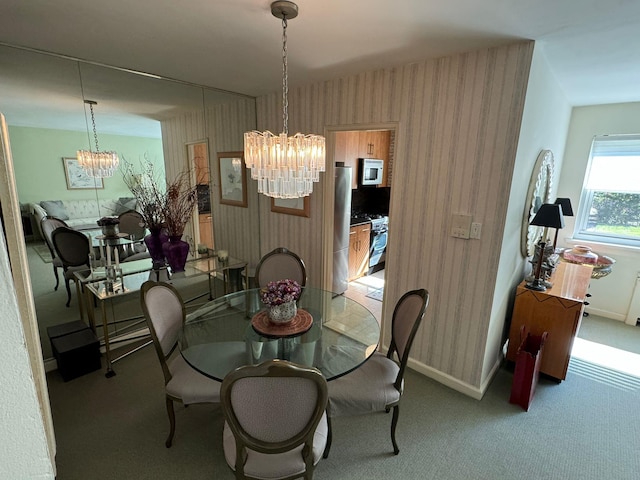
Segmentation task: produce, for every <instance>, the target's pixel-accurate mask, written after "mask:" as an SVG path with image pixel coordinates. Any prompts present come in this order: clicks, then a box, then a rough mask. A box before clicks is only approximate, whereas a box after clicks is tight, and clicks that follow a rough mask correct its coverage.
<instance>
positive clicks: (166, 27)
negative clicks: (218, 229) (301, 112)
mask: <svg viewBox="0 0 640 480" xmlns="http://www.w3.org/2000/svg"><path fill="white" fill-rule="evenodd" d="M270 3H271V1H270V0H181V1H180V2H176V1H175V0H136V1H133V2H132V1H131V0H109V1H108V2H88V1H86V0H56V1H55V2H52V1H50V0H30V1H24V0H0V11H2V15H1V16H0V42H1V43H4V44H5V45H6V44H10V45H16V46H22V47H29V48H32V49H37V50H42V51H47V52H52V53H56V54H62V55H66V56H70V57H74V58H78V59H83V60H89V61H92V62H96V63H99V64H106V65H112V66H117V67H122V68H127V69H133V70H137V71H141V72H147V73H152V74H156V75H159V76H162V77H166V78H173V79H179V80H183V81H186V82H190V83H193V84H199V85H205V86H210V87H214V88H217V89H222V90H228V91H233V92H239V93H241V94H245V95H250V96H258V95H262V94H265V93H270V92H274V91H278V90H279V89H280V88H281V75H282V64H281V61H282V59H281V55H282V52H281V41H282V40H281V37H282V28H281V23H280V20H278V19H276V18H275V17H273V16H272V15H271V13H270ZM297 4H298V6H299V10H300V13H299V16H298V17H297V18H295V19H292V20H290V21H289V27H288V30H287V32H288V61H289V84H290V86H295V85H300V84H306V83H310V82H314V81H320V80H326V79H331V78H336V77H342V76H345V75H350V74H353V73H357V72H362V71H367V70H373V69H378V68H383V67H391V66H395V65H402V64H407V63H411V62H413V61H419V60H423V59H425V58H433V57H440V56H444V55H449V54H452V53H456V52H464V51H470V50H476V49H480V48H485V47H490V46H497V45H502V44H507V43H513V42H515V41H518V40H521V39H533V40H536V41H538V42H539V43H540V44H541V45H542V48H543V51H544V54H545V56H546V57H547V60H548V62H549V64H550V65H551V68H552V70H553V72H554V74H555V76H556V77H557V79H558V82H559V83H560V85H561V87H562V89H563V90H564V92H565V94H566V96H567V99H568V100H569V102H570V103H571V104H572V105H574V106H580V105H596V104H604V103H619V102H628V101H640V40H639V37H638V34H637V32H639V31H640V2H638V1H637V0H608V1H606V2H603V1H601V0H563V1H560V2H559V1H558V0H536V1H531V0H483V1H481V2H480V1H478V0H449V1H448V2H442V1H435V0H393V1H382V0H348V1H345V0H322V1H319V0H315V1H314V0H298V1H297ZM22 70H24V66H23V65H20V63H19V62H18V63H15V64H13V65H12V66H11V68H7V67H6V65H2V64H0V111H2V112H3V113H5V115H6V116H7V118H8V119H9V123H10V124H16V125H28V126H45V125H38V123H46V122H50V121H51V119H50V115H54V117H55V115H56V111H58V112H60V111H61V110H63V109H64V106H63V104H64V103H65V100H64V99H63V96H62V95H60V97H55V96H49V99H50V100H51V103H53V104H55V105H54V106H51V107H50V106H48V105H47V106H46V107H45V100H43V97H42V95H30V92H32V91H34V90H37V89H38V88H46V87H47V86H50V84H51V78H48V76H46V75H40V76H38V77H44V78H33V76H32V77H31V78H29V81H28V82H25V80H24V78H23V76H24V74H25V72H23V71H22ZM130 77H132V76H131V75H128V76H126V78H127V79H128V78H130ZM94 80H95V81H96V82H97V84H99V83H100V82H102V83H104V84H105V85H104V89H107V85H106V84H107V83H108V82H109V81H111V79H110V78H109V76H108V75H94ZM120 81H121V83H122V85H124V83H125V82H126V80H125V77H122V78H121V79H120ZM39 84H42V85H39ZM47 84H48V85H47ZM95 88H96V89H97V90H99V89H98V87H95ZM123 90H126V89H125V88H122V89H121V90H120V91H123ZM141 90H142V91H144V90H145V89H144V88H142V89H141V88H140V87H138V88H137V89H136V90H133V91H134V92H136V101H137V104H138V105H137V108H136V112H135V116H136V118H138V119H142V120H144V119H146V118H155V119H156V120H157V119H158V118H160V117H161V116H162V114H161V113H160V112H167V111H170V110H171V108H172V107H171V105H169V104H170V103H171V102H169V101H167V102H165V104H164V105H160V106H158V105H150V104H149V105H144V104H145V101H144V98H143V97H144V95H143V94H142V93H141ZM111 96H112V97H113V94H112V95H111ZM54 98H57V101H53V100H54ZM70 98H71V97H69V98H67V101H71V100H70ZM129 100H133V99H129ZM73 101H74V102H75V105H76V110H77V104H78V103H80V108H81V109H82V104H81V102H78V97H77V95H75V96H74V98H73ZM149 103H153V102H152V101H151V100H149ZM31 105H35V106H34V107H31V108H30V106H31ZM96 108H103V106H102V105H99V107H96ZM104 108H111V109H112V111H113V112H115V110H117V108H115V107H114V106H112V105H111V106H108V105H106V106H104ZM118 108H121V106H118ZM72 116H73V115H71V114H69V117H72ZM69 121H70V122H71V119H69ZM65 122H66V117H65V116H64V115H61V114H59V113H58V115H57V118H56V124H57V125H58V127H57V128H62V127H61V126H60V125H65V124H66V123H65ZM82 122H83V126H84V118H83V120H82ZM113 123H114V125H115V124H118V122H117V121H115V119H114V121H113ZM101 127H102V126H101ZM81 128H82V127H81ZM114 128H116V127H115V126H114ZM132 128H134V127H127V128H125V129H124V130H127V131H129V132H131V129H132ZM141 128H142V127H141ZM156 128H157V127H156ZM101 129H102V128H101Z"/></svg>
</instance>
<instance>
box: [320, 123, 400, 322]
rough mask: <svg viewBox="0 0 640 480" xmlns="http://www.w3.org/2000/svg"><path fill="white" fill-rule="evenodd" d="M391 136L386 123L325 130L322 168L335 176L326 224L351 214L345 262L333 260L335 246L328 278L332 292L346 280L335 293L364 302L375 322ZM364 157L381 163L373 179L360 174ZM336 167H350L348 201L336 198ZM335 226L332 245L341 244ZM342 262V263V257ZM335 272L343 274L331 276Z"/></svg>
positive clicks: (383, 249) (378, 307)
mask: <svg viewBox="0 0 640 480" xmlns="http://www.w3.org/2000/svg"><path fill="white" fill-rule="evenodd" d="M395 136H396V126H395V125H390V124H385V125H363V126H361V128H358V129H354V128H350V129H344V130H337V131H334V132H330V138H331V140H332V142H330V144H329V145H330V148H331V151H330V153H332V154H333V156H332V157H331V155H328V158H330V159H331V158H332V162H331V163H332V165H329V167H330V168H328V169H327V171H328V173H329V175H331V174H332V173H333V175H332V177H334V179H335V184H334V185H333V186H332V190H331V192H330V195H331V197H333V198H334V206H333V214H334V216H333V218H332V221H331V222H330V223H327V224H328V225H334V221H335V219H336V218H339V217H341V216H343V215H344V216H346V217H348V218H349V219H350V222H349V230H348V236H349V238H348V255H347V257H348V258H347V260H346V262H347V264H348V265H346V266H341V265H336V262H338V260H336V256H337V252H336V251H334V266H333V270H332V275H333V276H332V277H331V278H333V285H334V291H336V290H335V286H336V285H339V284H342V285H346V289H340V290H339V291H337V293H339V294H343V295H344V296H345V297H347V298H351V299H353V300H356V301H357V302H359V303H361V304H363V305H365V306H366V307H367V308H368V309H369V310H370V311H371V312H372V313H373V314H374V315H375V316H376V318H377V319H378V321H381V320H382V318H381V317H382V300H383V294H384V278H385V266H386V247H387V232H388V225H389V212H390V201H391V180H392V172H393V161H394V153H395V148H394V147H395ZM365 159H366V161H368V162H369V163H374V162H375V163H376V165H380V164H381V165H382V171H381V172H379V174H378V175H376V177H377V181H375V182H372V181H371V180H372V178H370V177H371V175H369V176H367V178H365V176H366V175H364V172H365V169H364V166H365V165H366V162H365ZM341 167H346V168H347V169H349V170H350V171H351V179H350V184H351V185H350V186H351V188H350V189H349V190H350V192H349V193H350V195H351V198H350V200H348V199H347V200H344V199H343V198H342V197H340V198H339V196H340V195H343V194H342V193H341V189H340V188H338V183H337V182H338V179H339V177H340V176H341V175H338V174H339V173H340V172H339V170H342V168H341ZM332 170H334V171H332ZM326 193H327V192H325V194H326ZM346 196H347V197H348V196H349V195H348V194H347V195H346ZM343 208H344V209H347V210H348V211H347V212H346V214H344V213H342V212H338V209H343ZM327 221H328V219H327ZM339 230H342V228H338V227H337V226H335V225H334V231H333V232H332V236H333V242H334V244H333V245H334V249H335V248H337V247H336V245H337V244H344V243H345V242H344V241H343V240H340V239H337V238H336V235H337V234H338V233H339ZM341 261H342V262H345V260H344V259H343V260H341ZM335 275H341V276H345V277H346V278H344V279H342V278H340V279H338V281H336V278H335V277H334V276H335Z"/></svg>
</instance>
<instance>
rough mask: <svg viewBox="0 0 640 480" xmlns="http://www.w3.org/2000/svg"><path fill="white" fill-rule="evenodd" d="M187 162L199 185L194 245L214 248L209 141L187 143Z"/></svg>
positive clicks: (202, 247)
mask: <svg viewBox="0 0 640 480" xmlns="http://www.w3.org/2000/svg"><path fill="white" fill-rule="evenodd" d="M187 159H188V160H187V161H188V162H189V163H188V164H189V168H190V169H192V170H193V172H194V179H193V180H194V181H195V183H196V185H197V193H198V202H197V209H198V212H197V221H194V222H193V223H194V243H195V245H196V246H197V248H198V250H200V249H204V248H210V249H213V248H214V244H213V238H214V236H213V218H212V216H211V187H210V186H211V174H210V168H209V144H208V141H207V140H199V141H197V142H192V143H187Z"/></svg>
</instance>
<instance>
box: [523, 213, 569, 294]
mask: <svg viewBox="0 0 640 480" xmlns="http://www.w3.org/2000/svg"><path fill="white" fill-rule="evenodd" d="M531 225H536V226H539V227H544V232H543V234H542V238H541V239H540V242H539V243H538V245H539V246H540V253H539V254H538V262H537V263H536V270H535V274H534V277H533V280H532V281H530V282H527V283H526V284H525V287H527V288H529V289H531V290H537V291H540V292H544V291H545V290H546V289H547V287H546V286H545V282H544V279H543V278H542V262H543V259H544V250H545V247H546V246H547V235H548V233H549V228H556V229H558V228H562V227H564V217H563V215H562V207H561V206H560V205H558V204H555V203H544V204H542V205H541V206H540V209H539V210H538V212H537V213H536V216H535V217H533V220H531Z"/></svg>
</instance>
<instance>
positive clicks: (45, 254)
mask: <svg viewBox="0 0 640 480" xmlns="http://www.w3.org/2000/svg"><path fill="white" fill-rule="evenodd" d="M30 247H31V248H32V249H33V250H34V251H35V252H36V253H37V254H38V256H39V257H40V259H41V260H42V261H43V262H44V263H51V261H52V259H51V252H50V251H49V248H48V247H47V246H46V245H45V244H44V243H34V244H31V245H30Z"/></svg>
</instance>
